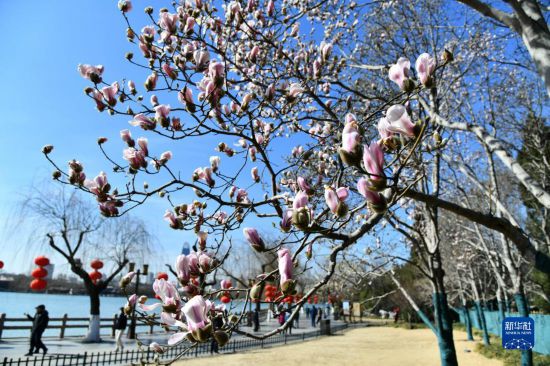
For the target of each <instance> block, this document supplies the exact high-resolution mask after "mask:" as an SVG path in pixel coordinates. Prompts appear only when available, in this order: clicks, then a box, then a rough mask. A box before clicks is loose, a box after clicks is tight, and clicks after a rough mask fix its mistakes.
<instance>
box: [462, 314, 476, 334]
mask: <svg viewBox="0 0 550 366" xmlns="http://www.w3.org/2000/svg"><path fill="white" fill-rule="evenodd" d="M462 312H463V314H464V325H465V326H466V334H467V335H468V340H469V341H473V340H474V335H473V333H472V319H470V310H468V307H467V306H466V305H464V307H462Z"/></svg>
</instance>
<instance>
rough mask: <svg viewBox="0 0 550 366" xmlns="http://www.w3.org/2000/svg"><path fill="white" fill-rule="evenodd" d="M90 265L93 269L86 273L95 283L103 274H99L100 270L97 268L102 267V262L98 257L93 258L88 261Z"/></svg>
mask: <svg viewBox="0 0 550 366" xmlns="http://www.w3.org/2000/svg"><path fill="white" fill-rule="evenodd" d="M90 267H92V268H93V271H91V272H90V273H88V276H90V279H91V280H92V282H93V283H94V284H96V283H97V281H99V280H100V279H101V278H102V277H103V274H101V272H99V270H100V269H101V268H103V262H102V261H101V260H99V259H94V260H93V261H92V262H91V263H90Z"/></svg>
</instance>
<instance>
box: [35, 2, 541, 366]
mask: <svg viewBox="0 0 550 366" xmlns="http://www.w3.org/2000/svg"><path fill="white" fill-rule="evenodd" d="M423 5H424V6H427V7H428V8H430V7H431V8H430V11H432V12H433V11H434V9H433V6H432V5H431V4H427V3H425V4H423ZM372 6H373V8H372V9H371V8H370V7H368V6H366V5H358V4H356V3H353V2H347V1H341V2H340V1H332V2H323V1H321V2H315V1H301V2H290V1H283V2H280V3H279V2H278V3H275V2H274V1H272V0H271V1H255V0H250V1H248V2H239V1H231V2H227V3H224V4H218V3H212V2H205V1H200V0H194V1H185V2H182V3H179V4H174V5H173V6H172V7H170V8H162V9H159V10H155V9H153V8H151V7H148V8H146V9H145V13H146V14H147V16H148V17H149V20H148V23H146V24H140V25H134V24H133V22H131V21H130V18H129V14H131V11H132V10H133V9H132V4H131V2H130V1H120V2H119V9H120V10H121V12H122V15H123V17H124V19H125V20H126V22H127V25H128V28H127V31H126V36H127V38H128V40H129V41H130V42H131V43H132V44H134V45H135V46H136V50H135V53H134V52H129V53H127V54H126V59H127V60H128V61H129V63H130V64H132V65H134V66H135V67H136V68H138V69H139V70H143V71H144V74H143V76H142V79H141V80H139V81H137V80H136V81H134V80H114V79H110V78H111V76H109V77H108V75H109V74H108V69H107V68H104V67H103V66H102V65H89V64H82V65H79V66H78V71H79V72H80V74H81V76H82V77H83V78H85V79H87V80H89V82H90V85H89V86H88V87H87V88H86V90H85V92H86V95H87V96H88V97H90V99H91V100H92V102H93V103H94V104H95V106H96V108H97V110H98V111H100V112H106V113H108V114H110V115H114V116H120V117H121V118H123V117H126V120H127V121H129V124H130V127H129V128H124V129H122V130H121V131H120V139H121V140H120V141H118V142H115V144H116V145H117V146H118V149H120V150H121V151H122V159H120V158H118V157H116V156H114V155H112V154H109V153H108V149H107V148H106V147H105V145H106V144H107V141H108V138H107V137H101V138H99V139H98V145H99V148H100V150H101V151H102V153H103V154H104V155H105V158H106V159H107V164H108V165H109V166H110V167H111V168H112V169H113V174H110V175H109V177H108V176H107V175H106V174H105V173H103V172H102V173H99V175H98V176H97V177H96V178H94V179H92V180H88V179H87V178H86V177H87V176H93V175H94V173H90V172H88V171H86V170H85V169H84V165H83V163H81V162H79V161H77V160H72V161H70V162H69V164H68V169H67V168H64V167H63V166H61V165H59V164H57V163H56V162H55V159H53V158H52V157H51V156H52V155H51V153H52V150H53V147H52V146H46V147H45V148H44V153H45V155H46V157H47V159H48V160H49V161H50V162H51V163H52V164H53V165H54V166H55V169H56V170H55V171H54V173H53V174H54V175H53V176H54V179H56V180H58V181H59V182H61V183H65V184H70V185H73V186H76V187H78V188H80V189H81V190H83V191H86V192H88V193H90V194H93V195H94V196H95V197H96V199H97V201H98V209H99V212H100V213H101V214H102V215H104V216H107V217H116V216H120V215H123V214H125V213H126V212H128V211H130V210H132V209H133V208H135V207H137V206H139V205H142V204H146V203H147V202H148V201H149V200H150V199H151V198H152V197H154V196H160V197H161V198H164V199H165V202H166V206H167V210H166V213H165V215H164V219H165V220H166V221H167V225H168V226H169V227H170V228H172V229H174V230H185V231H193V232H195V233H196V235H197V246H196V247H197V251H196V252H192V253H190V254H189V255H186V256H183V255H182V256H179V257H178V258H177V259H176V261H175V265H174V271H175V272H176V274H177V279H178V281H177V283H173V282H169V281H167V280H165V279H159V280H157V281H156V282H155V284H154V286H153V288H154V290H155V292H156V294H157V297H158V298H159V299H160V302H152V301H149V300H148V299H146V298H145V297H144V296H140V294H132V295H131V296H130V297H129V303H128V309H132V308H134V307H135V309H136V310H137V311H138V312H139V313H144V315H145V313H146V312H148V311H151V310H153V309H156V308H161V309H162V312H161V323H162V324H163V325H164V326H165V327H167V328H169V329H171V330H172V333H173V334H172V336H171V337H170V339H169V341H168V344H167V345H159V344H156V343H153V344H151V345H150V347H151V349H153V350H155V351H156V352H158V353H162V352H163V351H165V349H166V347H170V346H174V345H176V344H180V343H185V344H186V345H187V346H188V347H185V351H183V352H187V351H188V350H190V349H192V348H193V347H195V346H196V345H197V344H198V343H200V342H205V341H208V340H209V339H211V338H212V337H213V338H215V339H216V340H217V341H218V343H220V345H224V344H225V343H226V342H227V341H228V340H229V339H230V337H231V335H232V334H233V333H243V334H245V335H247V336H250V337H253V338H258V339H263V338H266V337H269V336H271V335H273V334H276V333H278V332H281V331H283V330H284V329H286V328H287V327H288V326H289V324H290V322H292V321H293V320H294V318H295V317H296V316H297V314H298V312H299V310H300V308H301V307H302V306H303V304H304V303H305V301H306V299H307V298H308V297H310V296H311V295H312V294H314V293H315V292H316V291H318V290H319V289H321V288H322V287H323V286H324V285H326V284H327V283H328V282H329V280H330V279H331V277H332V276H333V274H334V272H335V268H336V266H337V263H338V259H339V258H340V257H341V254H342V253H343V252H344V251H345V250H346V249H348V248H350V247H352V246H354V245H355V244H357V243H358V242H359V241H360V240H361V239H365V238H367V237H368V235H369V234H370V233H371V230H373V229H374V228H375V227H376V226H377V225H378V224H379V223H380V221H381V220H382V218H383V217H384V216H385V215H387V216H386V217H388V216H391V217H396V218H399V217H400V216H401V215H406V213H407V211H406V210H402V209H401V208H400V207H401V206H402V205H403V204H405V205H406V206H405V208H407V207H409V208H410V209H411V210H413V211H414V212H417V213H418V215H420V216H419V218H418V219H416V222H417V223H419V224H420V226H419V227H417V229H419V230H420V231H423V233H422V235H423V236H422V237H423V238H424V239H423V240H424V241H425V248H426V250H427V252H426V255H427V258H428V259H429V264H428V267H427V269H428V270H429V271H430V278H431V279H432V284H433V292H434V296H433V299H434V300H433V305H434V307H435V310H436V312H438V314H442V316H439V317H438V319H439V323H437V324H436V325H435V327H434V328H433V329H434V331H436V334H437V335H438V337H439V345H440V348H441V360H442V364H444V365H456V364H457V360H456V352H455V350H454V345H453V339H452V331H451V330H452V324H451V322H450V319H449V315H448V312H449V309H448V305H447V300H446V292H445V286H444V272H443V271H442V258H441V253H440V247H441V239H440V235H439V220H438V210H439V208H443V209H445V210H449V211H452V212H454V213H456V214H458V215H461V216H462V217H465V218H467V219H468V220H472V221H474V222H476V223H478V224H480V225H483V226H484V227H487V228H488V229H491V230H496V231H499V232H500V233H502V234H503V235H505V236H506V237H507V238H508V239H509V240H510V241H511V242H513V243H514V245H516V246H517V247H518V248H519V249H520V251H522V253H527V255H526V257H527V259H528V260H529V261H531V262H533V263H535V262H536V264H537V266H539V267H540V268H542V269H544V267H545V264H546V263H547V261H548V258H547V257H545V256H544V253H540V252H539V251H537V250H536V248H534V247H533V245H532V243H531V242H530V241H529V238H528V237H526V235H525V234H524V233H523V232H522V230H521V229H520V228H518V227H517V226H516V225H513V224H512V223H510V221H509V220H507V219H506V218H502V217H497V216H491V215H487V214H485V213H484V212H479V211H475V210H472V209H468V208H466V207H463V206H461V205H459V204H455V203H453V202H451V201H449V200H447V199H445V198H444V197H442V194H443V192H442V187H444V183H445V178H446V175H445V174H444V173H445V169H444V168H445V166H444V164H443V163H442V161H443V153H442V151H443V150H445V149H447V148H448V145H449V144H451V142H455V140H452V139H449V138H447V137H446V136H445V131H446V130H453V129H455V128H456V129H458V130H461V129H463V130H464V131H465V133H466V132H470V130H472V131H471V132H472V133H475V134H480V139H482V140H483V139H485V140H487V139H489V140H490V141H489V143H491V144H493V145H492V146H495V145H494V140H491V139H490V138H489V137H491V136H489V137H487V136H486V135H485V134H484V133H485V132H486V130H484V129H483V126H478V127H479V128H477V127H476V129H472V128H471V126H470V125H468V124H465V123H464V126H463V124H460V123H458V122H453V121H449V119H447V118H445V116H447V115H450V112H451V111H452V108H455V107H457V105H456V104H452V107H451V108H449V106H448V105H447V104H445V103H444V101H447V100H455V97H456V96H457V95H460V93H463V94H462V95H461V96H464V95H466V93H465V92H464V89H460V87H464V86H465V85H466V84H467V83H466V82H464V84H460V82H459V81H460V80H461V79H462V78H463V75H464V74H465V73H467V72H468V71H469V70H470V67H472V64H473V63H472V64H466V65H463V66H462V67H454V66H452V65H453V64H452V62H453V58H454V57H453V53H452V52H451V51H448V50H445V47H444V46H443V45H440V44H439V43H429V42H419V43H417V44H415V47H414V48H412V49H411V48H410V47H408V48H401V49H400V50H395V51H393V52H392V53H393V54H392V55H391V56H387V55H386V56H384V59H382V58H378V59H376V60H377V64H375V65H370V64H367V63H365V62H363V61H364V60H363V59H364V58H365V57H366V56H369V55H371V54H370V52H371V50H372V52H374V53H376V52H381V50H382V49H383V47H381V46H380V44H378V45H377V46H376V47H374V46H373V47H371V48H370V49H369V48H367V44H368V42H367V43H365V42H364V41H363V40H360V38H362V37H363V34H364V35H365V36H367V35H370V34H373V37H374V34H378V33H376V32H374V33H370V31H369V32H365V29H363V28H362V27H363V26H367V25H368V24H367V25H365V24H362V23H360V19H362V16H364V15H365V14H369V17H371V16H377V15H380V14H385V13H384V12H388V14H391V15H392V16H394V15H395V14H399V13H400V11H399V9H392V7H394V6H395V4H393V3H391V4H380V5H379V4H375V5H372ZM411 6H412V5H411ZM405 10H408V9H404V10H402V11H403V12H405ZM413 10H414V9H413ZM367 19H370V18H367ZM380 19H383V18H382V17H380ZM390 19H391V17H390ZM421 20H422V19H421ZM405 24H406V23H405ZM397 25H398V23H395V24H393V25H392V28H388V29H390V30H391V29H395V27H396V26H397ZM413 28H414V29H417V28H416V27H411V29H413ZM418 29H420V27H418ZM308 31H310V32H308ZM386 37H387V36H386V35H382V40H384V39H386V40H388V38H386ZM399 37H401V35H400V36H399ZM488 38H489V37H488ZM391 39H392V38H389V40H388V42H391ZM469 41H471V42H472V44H474V43H475V42H476V41H479V38H476V37H472V38H471V39H469ZM487 42H488V41H487ZM430 45H432V46H433V45H436V46H435V47H431V46H430ZM449 45H450V46H453V44H449ZM409 46H410V45H409ZM449 48H451V49H452V48H453V47H449ZM456 48H457V49H459V47H458V46H457V47H456ZM464 48H465V49H467V48H468V47H467V46H464ZM425 49H429V51H430V52H429V53H425V52H424V50H425ZM409 53H410V56H411V58H412V59H413V61H412V62H411V61H410V59H409V58H407V57H405V56H406V54H409ZM469 56H471V57H469V58H468V57H467V58H460V61H467V60H471V59H473V56H472V55H469ZM369 57H370V56H369ZM378 61H380V62H378ZM358 70H359V71H361V73H358ZM380 70H383V72H382V73H381V72H380ZM476 70H477V69H476ZM369 73H370V74H369ZM477 76H479V74H473V75H472V77H477ZM369 77H370V78H371V80H373V83H372V84H365V80H368V79H367V78H369ZM457 80H458V81H457ZM455 83H459V84H460V85H459V86H460V87H456V86H455ZM449 85H451V86H449ZM440 89H441V90H440ZM459 106H460V105H459ZM452 116H454V115H452ZM457 123H458V124H457ZM484 131H485V132H484ZM146 136H155V138H158V139H160V138H163V139H166V140H167V141H169V142H172V143H173V146H174V148H173V149H172V151H164V152H163V151H159V149H158V147H157V146H155V145H154V144H149V143H148V139H147V137H146ZM197 140H199V141H201V144H203V145H206V144H211V146H210V148H211V151H212V154H211V156H204V158H203V159H204V161H200V162H197V163H196V166H195V167H193V168H192V169H191V170H189V171H185V170H182V171H180V170H178V167H177V164H173V162H175V161H176V159H177V154H178V153H180V151H181V154H185V153H186V152H185V147H186V146H187V144H193V143H196V141H197ZM485 140H483V141H485ZM497 142H498V141H497ZM497 145H498V144H497ZM177 146H183V148H184V149H181V150H179V149H178V147H177ZM495 153H496V154H497V155H498V154H500V155H499V156H502V160H503V161H504V162H508V163H510V162H511V161H512V160H513V157H512V156H511V155H510V154H508V153H506V151H505V149H504V148H503V147H502V146H501V145H498V146H497V147H496V150H495ZM512 168H513V170H514V169H515V170H514V172H515V173H517V174H516V175H517V176H518V179H519V180H520V182H521V183H522V184H523V185H524V186H525V187H526V188H527V189H528V191H529V192H532V193H533V194H536V197H539V198H540V200H541V204H545V200H544V195H542V196H541V195H538V193H540V191H539V190H538V189H539V188H540V186H538V185H537V184H536V182H534V181H533V179H531V177H530V176H529V175H528V174H527V173H525V171H519V173H518V170H517V165H513V164H512ZM523 173H525V174H527V175H525V174H523ZM145 177H149V178H150V179H153V180H154V182H158V183H155V184H154V185H152V184H143V185H142V184H141V181H142V180H143V179H145ZM108 182H110V183H108ZM115 182H116V183H115ZM115 186H117V187H118V188H114V187H115ZM191 192H192V193H193V194H194V195H195V196H196V197H195V198H194V199H188V198H187V199H186V200H185V201H183V200H181V199H180V198H176V197H177V196H178V193H179V194H180V196H182V197H183V196H185V195H184V194H187V196H185V197H189V193H191ZM541 197H542V198H541ZM404 198H408V201H405V200H404ZM415 201H416V202H417V203H414V202H415ZM159 219H160V218H159ZM402 221H403V220H402ZM262 223H263V224H262ZM260 225H261V226H263V227H267V226H270V225H274V226H275V230H278V233H277V239H276V240H273V241H270V242H269V243H267V241H266V240H264V238H262V235H261V232H262V231H260V230H259V228H260ZM241 232H242V235H243V236H244V238H245V239H246V241H247V242H248V243H249V244H250V249H249V250H251V251H257V252H270V253H271V255H274V254H275V253H276V255H277V263H278V265H277V268H275V269H271V268H267V267H262V269H261V271H259V273H257V274H256V276H255V278H254V280H253V281H252V283H248V284H247V283H242V282H239V283H233V284H230V283H229V282H228V281H224V282H223V283H222V284H221V285H220V286H219V287H218V286H211V284H212V283H213V282H212V280H211V277H212V275H213V273H215V272H216V273H217V269H218V268H219V267H220V266H223V264H224V261H225V260H226V258H228V256H230V252H231V247H229V249H227V246H224V245H225V243H227V242H229V241H230V240H232V239H233V238H235V237H239V236H240V235H241ZM313 253H315V254H321V255H323V256H325V257H326V260H325V261H322V263H324V267H325V268H323V272H321V273H322V275H321V276H320V277H319V278H318V280H317V281H316V282H314V283H308V284H307V287H305V286H304V288H303V289H304V291H303V293H304V296H303V297H302V298H301V299H300V300H299V301H297V302H296V303H295V304H294V305H293V306H291V308H290V312H291V314H290V317H289V319H288V320H287V322H286V323H285V324H284V325H282V326H280V327H279V328H276V329H274V330H272V331H269V332H267V333H264V334H262V335H255V334H252V333H250V334H249V333H247V332H244V331H242V330H238V329H237V323H238V321H239V318H238V317H236V316H234V314H233V313H232V312H233V309H229V310H230V312H229V313H227V312H226V311H224V310H227V309H225V308H224V307H223V306H215V305H214V302H213V300H214V299H216V298H217V297H218V296H220V295H222V294H223V295H224V296H231V297H234V298H236V297H237V296H240V298H241V299H244V306H245V307H246V306H247V304H248V303H249V302H258V301H260V300H261V298H262V292H263V290H264V288H265V286H266V285H268V284H270V285H273V284H276V286H277V287H278V291H279V292H280V294H281V295H280V296H277V297H276V298H272V299H270V300H271V301H270V302H272V303H276V304H277V303H280V302H281V301H282V300H283V299H285V298H287V297H288V296H291V295H294V294H295V293H296V292H297V287H298V286H299V285H300V284H298V281H297V280H296V276H295V275H296V273H297V272H298V267H297V264H298V263H299V258H302V257H303V258H304V259H306V260H307V259H309V258H311V256H312V255H313ZM545 261H546V262H545ZM387 263H390V262H387ZM300 268H302V267H300ZM303 269H304V270H307V269H308V266H307V265H306V266H304V267H303ZM547 271H548V269H547ZM132 278H133V274H132V273H130V274H128V275H127V276H126V277H125V278H124V279H123V281H122V282H121V285H122V287H126V286H128V284H129V283H130V282H131V281H132ZM215 317H222V318H223V320H224V322H223V326H222V327H221V328H213V319H214V318H215ZM436 328H437V329H436Z"/></svg>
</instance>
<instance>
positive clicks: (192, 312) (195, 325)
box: [182, 295, 212, 332]
mask: <svg viewBox="0 0 550 366" xmlns="http://www.w3.org/2000/svg"><path fill="white" fill-rule="evenodd" d="M211 308H212V303H211V302H210V301H208V300H204V298H203V297H202V296H201V295H197V296H194V297H193V298H192V299H191V300H189V301H188V302H187V304H185V306H184V307H183V309H182V311H183V314H184V315H185V319H186V322H187V328H188V329H189V331H191V332H193V331H195V330H198V329H202V328H204V327H206V326H207V325H208V323H209V321H208V313H209V312H210V309H211Z"/></svg>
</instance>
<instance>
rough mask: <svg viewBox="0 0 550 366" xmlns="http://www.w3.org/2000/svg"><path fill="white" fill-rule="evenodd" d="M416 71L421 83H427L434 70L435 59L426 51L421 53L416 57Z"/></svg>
mask: <svg viewBox="0 0 550 366" xmlns="http://www.w3.org/2000/svg"><path fill="white" fill-rule="evenodd" d="M415 69H416V73H417V74H418V78H419V79H420V82H421V83H422V84H423V85H427V84H429V81H430V77H431V76H432V74H433V73H434V71H435V60H434V58H433V57H432V56H430V55H429V54H427V53H423V54H421V55H420V56H418V58H417V59H416V63H415Z"/></svg>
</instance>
